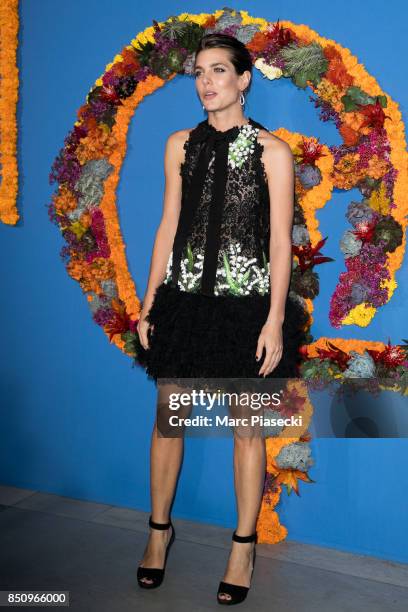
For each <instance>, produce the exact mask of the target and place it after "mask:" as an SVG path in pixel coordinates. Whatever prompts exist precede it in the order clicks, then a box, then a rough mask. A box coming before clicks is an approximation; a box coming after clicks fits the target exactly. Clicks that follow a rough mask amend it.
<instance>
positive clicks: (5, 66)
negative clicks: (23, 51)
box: [0, 0, 19, 225]
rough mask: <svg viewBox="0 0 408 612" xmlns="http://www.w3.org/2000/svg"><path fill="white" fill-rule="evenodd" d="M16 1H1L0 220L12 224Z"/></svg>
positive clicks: (14, 220) (15, 173)
mask: <svg viewBox="0 0 408 612" xmlns="http://www.w3.org/2000/svg"><path fill="white" fill-rule="evenodd" d="M18 28H19V16H18V0H2V2H0V117H1V121H0V173H1V181H0V220H1V221H2V222H3V223H7V224H9V225H15V224H16V223H17V221H18V219H19V215H18V212H17V207H16V202H17V192H18V164H17V155H16V152H17V119H16V109H17V100H18V84H19V79H18V68H17V45H18Z"/></svg>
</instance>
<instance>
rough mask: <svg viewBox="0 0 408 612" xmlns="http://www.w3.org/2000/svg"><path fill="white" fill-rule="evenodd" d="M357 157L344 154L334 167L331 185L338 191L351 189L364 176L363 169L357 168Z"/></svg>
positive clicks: (364, 171)
mask: <svg viewBox="0 0 408 612" xmlns="http://www.w3.org/2000/svg"><path fill="white" fill-rule="evenodd" d="M358 161H359V156H358V155H357V154H355V153H346V155H343V157H342V158H341V160H340V161H339V162H338V163H337V164H336V165H335V167H334V172H333V183H334V185H335V187H337V188H338V189H351V188H352V187H354V186H355V185H356V184H357V183H358V182H359V181H360V180H361V179H362V178H364V176H365V175H366V172H367V171H366V170H365V168H358V166H357V162H358Z"/></svg>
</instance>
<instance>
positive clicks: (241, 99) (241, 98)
mask: <svg viewBox="0 0 408 612" xmlns="http://www.w3.org/2000/svg"><path fill="white" fill-rule="evenodd" d="M239 101H240V103H241V106H244V104H245V96H244V94H243V93H242V92H241V96H240V99H239Z"/></svg>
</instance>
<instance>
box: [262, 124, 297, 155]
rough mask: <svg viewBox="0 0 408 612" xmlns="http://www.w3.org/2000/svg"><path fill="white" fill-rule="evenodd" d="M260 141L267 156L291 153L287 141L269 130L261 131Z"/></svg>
mask: <svg viewBox="0 0 408 612" xmlns="http://www.w3.org/2000/svg"><path fill="white" fill-rule="evenodd" d="M258 140H259V143H260V144H261V145H262V146H263V148H264V151H265V153H267V154H278V155H279V154H285V153H286V154H288V153H291V148H290V146H289V145H288V143H287V142H286V141H285V140H282V138H279V136H275V134H271V132H268V131H267V130H259V134H258Z"/></svg>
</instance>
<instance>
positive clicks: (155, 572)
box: [137, 515, 176, 589]
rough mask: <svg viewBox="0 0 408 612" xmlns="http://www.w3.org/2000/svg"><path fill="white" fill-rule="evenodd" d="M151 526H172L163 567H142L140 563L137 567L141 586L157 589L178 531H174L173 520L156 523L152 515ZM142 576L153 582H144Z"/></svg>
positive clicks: (150, 518) (157, 527) (138, 580)
mask: <svg viewBox="0 0 408 612" xmlns="http://www.w3.org/2000/svg"><path fill="white" fill-rule="evenodd" d="M149 526H150V527H152V528H153V529H169V528H170V527H171V529H172V532H171V536H170V540H169V541H168V544H167V547H166V556H165V557H164V567H163V568H158V567H142V566H141V565H139V567H138V568H137V582H138V584H139V586H141V587H142V588H143V589H155V588H157V587H158V586H160V585H161V583H162V582H163V578H164V572H165V569H166V563H167V555H168V554H169V550H170V546H171V545H172V544H173V542H174V539H175V537H176V532H175V531H174V527H173V523H172V522H171V520H170V521H169V522H168V523H156V522H155V521H152V517H151V515H150V517H149ZM142 578H148V579H149V580H152V582H144V581H143V580H142Z"/></svg>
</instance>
